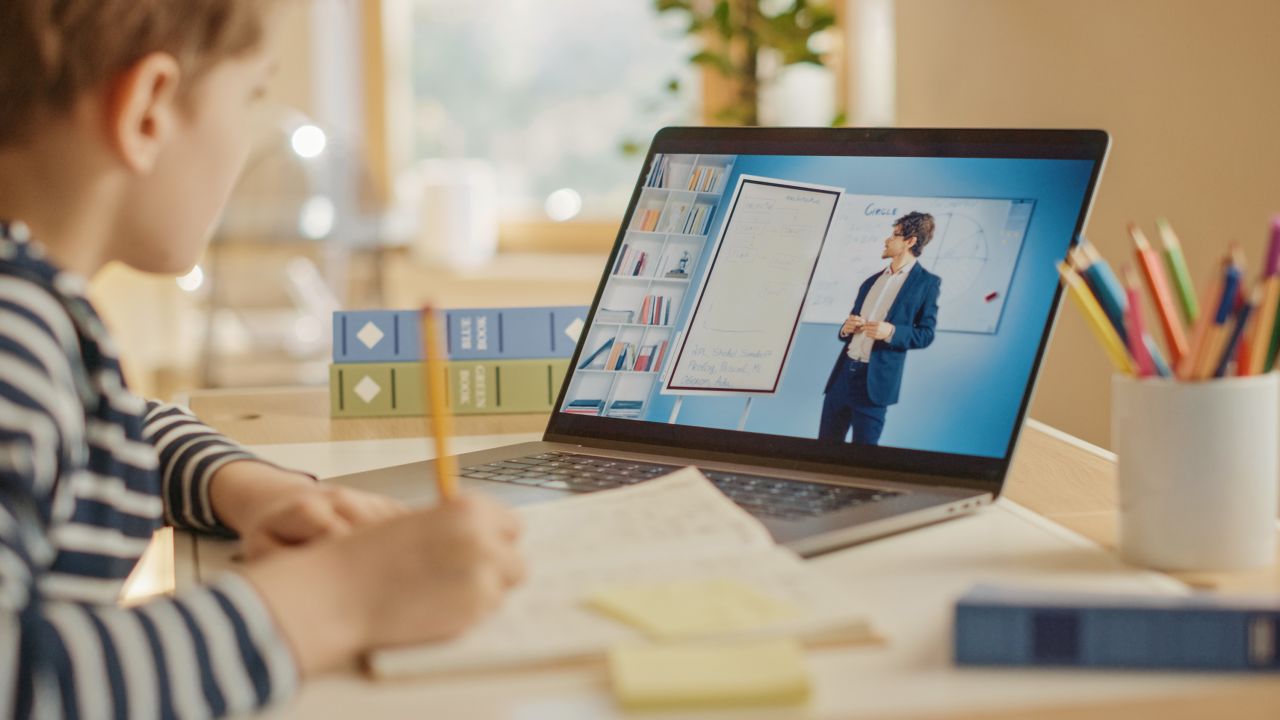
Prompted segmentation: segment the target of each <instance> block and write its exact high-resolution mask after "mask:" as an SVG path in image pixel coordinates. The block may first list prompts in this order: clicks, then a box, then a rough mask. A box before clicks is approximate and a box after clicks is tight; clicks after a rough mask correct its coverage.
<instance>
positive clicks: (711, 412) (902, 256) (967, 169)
mask: <svg viewBox="0 0 1280 720" xmlns="http://www.w3.org/2000/svg"><path fill="white" fill-rule="evenodd" d="M655 150H661V147H656V148H655ZM1099 154H1100V153H1099ZM1099 161H1100V158H1090V157H1065V158H1054V157H1047V158H1046V157H972V156H969V157H947V156H934V157H929V156H905V155H904V156H894V155H892V154H888V155H886V154H878V155H829V156H819V155H786V154H747V153H744V154H731V153H724V152H716V153H710V152H708V153H694V152H658V151H655V152H653V153H651V155H650V157H649V159H648V162H647V163H646V167H645V172H644V174H643V176H642V178H641V182H640V187H639V188H638V189H637V193H636V197H635V199H634V201H633V205H632V209H631V212H630V213H629V214H628V217H627V218H626V220H625V224H624V227H623V231H622V232H621V233H620V237H619V241H618V244H617V246H616V247H615V248H614V253H613V255H612V257H611V260H610V264H609V267H608V268H607V272H606V275H605V278H604V281H603V285H602V287H601V289H600V292H599V295H598V298H597V302H596V306H595V308H594V312H593V315H592V318H591V320H590V323H589V325H588V326H587V327H586V328H585V330H584V331H583V334H582V336H581V340H580V342H579V350H578V355H577V357H576V358H575V360H574V365H573V367H572V368H571V370H570V374H569V377H568V378H567V381H566V387H565V390H564V392H563V393H562V397H561V400H560V405H559V408H558V412H559V413H560V414H562V415H567V416H578V417H582V416H587V417H600V418H606V419H609V420H614V421H625V422H626V423H632V424H636V430H637V432H639V434H640V435H641V436H643V435H644V432H643V431H642V430H641V426H651V425H654V424H660V425H665V426H667V427H668V431H667V432H668V437H679V436H680V433H682V432H683V433H686V434H688V436H697V435H699V434H701V435H702V436H703V437H708V438H709V437H716V438H718V439H719V441H718V442H717V443H715V445H716V446H717V447H719V448H721V449H731V448H733V446H734V445H735V444H737V443H735V441H734V440H733V438H732V436H733V435H735V434H740V435H741V436H742V437H741V438H740V439H739V442H741V443H742V447H743V448H744V449H746V450H747V451H748V452H749V451H750V447H751V443H750V441H749V440H747V439H748V438H763V437H769V438H794V439H796V440H803V441H807V443H806V444H804V445H799V444H795V443H792V444H790V446H789V447H792V448H800V447H807V448H810V449H811V450H812V452H811V454H810V456H811V457H814V458H819V459H827V460H831V459H837V458H847V459H848V460H849V461H850V462H853V463H856V462H857V461H858V460H859V459H860V458H871V459H875V458H879V459H881V460H883V459H885V458H892V455H891V454H886V452H885V451H892V450H906V451H923V452H927V453H936V454H943V455H950V456H969V457H978V458H1006V457H1007V455H1008V453H1009V452H1010V448H1011V439H1012V438H1013V437H1014V436H1015V430H1016V427H1017V426H1018V425H1019V424H1020V422H1021V419H1022V415H1023V413H1024V412H1025V403H1026V401H1027V399H1028V395H1029V387H1030V385H1031V383H1032V380H1033V377H1034V372H1035V368H1036V367H1037V365H1038V362H1039V358H1040V354H1041V352H1042V348H1043V342H1044V340H1045V339H1046V336H1047V332H1046V329H1047V326H1048V321H1049V320H1050V318H1051V316H1052V312H1053V310H1054V307H1055V303H1056V300H1057V295H1058V290H1057V289H1058V281H1057V273H1056V270H1055V263H1056V262H1057V261H1058V260H1060V259H1062V258H1063V257H1064V256H1065V255H1066V253H1067V250H1068V248H1069V246H1070V245H1071V243H1072V242H1073V239H1074V238H1075V237H1076V234H1077V232H1078V228H1079V227H1080V225H1081V223H1082V218H1083V214H1084V212H1085V210H1086V208H1087V204H1088V199H1089V196H1090V193H1091V190H1092V186H1093V183H1094V180H1095V177H1096V173H1097V170H1098V164H1099ZM567 422H568V423H570V424H573V423H576V422H577V421H575V420H567ZM555 425H556V421H553V427H554V426H555ZM609 426H610V427H611V428H613V430H614V432H613V433H612V434H613V435H614V436H618V433H619V432H622V433H623V435H622V436H624V437H625V434H626V433H625V430H622V429H620V426H618V425H615V424H614V423H609ZM671 431H676V434H675V435H672V434H671ZM703 431H707V432H705V433H704V432H703ZM873 464H874V463H873ZM890 464H892V463H890Z"/></svg>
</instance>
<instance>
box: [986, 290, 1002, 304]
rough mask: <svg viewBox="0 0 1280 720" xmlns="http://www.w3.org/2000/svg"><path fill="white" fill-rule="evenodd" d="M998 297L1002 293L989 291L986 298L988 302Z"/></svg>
mask: <svg viewBox="0 0 1280 720" xmlns="http://www.w3.org/2000/svg"><path fill="white" fill-rule="evenodd" d="M998 297H1000V293H998V292H993V293H987V298H986V300H987V302H992V301H994V300H995V299H996V298H998Z"/></svg>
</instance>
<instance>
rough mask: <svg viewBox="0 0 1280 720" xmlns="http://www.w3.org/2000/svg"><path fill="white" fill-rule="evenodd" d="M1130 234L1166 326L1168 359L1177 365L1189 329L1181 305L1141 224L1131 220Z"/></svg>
mask: <svg viewBox="0 0 1280 720" xmlns="http://www.w3.org/2000/svg"><path fill="white" fill-rule="evenodd" d="M1129 236H1130V237H1132V238H1133V244H1134V245H1135V246H1137V253H1138V265H1139V266H1140V267H1141V268H1142V274H1143V276H1144V277H1145V278H1146V281H1147V287H1148V288H1150V290H1151V298H1152V300H1154V301H1155V307H1156V315H1157V316H1158V317H1159V318H1160V324H1161V326H1162V327H1163V328H1164V338H1165V343H1166V347H1167V348H1168V349H1169V359H1170V360H1172V361H1173V363H1174V364H1175V365H1176V364H1177V363H1178V361H1179V360H1181V359H1182V356H1183V355H1186V354H1187V332H1186V329H1185V328H1183V326H1182V318H1180V317H1179V316H1178V309H1177V308H1176V307H1174V300H1173V294H1172V293H1171V292H1170V291H1169V281H1168V279H1166V277H1165V274H1164V268H1163V267H1162V266H1161V264H1160V256H1159V255H1157V254H1156V251H1155V250H1153V249H1152V248H1151V243H1150V242H1148V241H1147V236H1146V235H1145V234H1144V233H1143V232H1142V228H1139V227H1138V226H1137V225H1135V224H1133V223H1129ZM1131 302H1132V301H1131Z"/></svg>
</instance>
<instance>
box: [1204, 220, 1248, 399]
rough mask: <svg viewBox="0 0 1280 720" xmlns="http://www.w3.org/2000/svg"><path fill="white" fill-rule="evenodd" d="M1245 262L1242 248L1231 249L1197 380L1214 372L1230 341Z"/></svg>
mask: <svg viewBox="0 0 1280 720" xmlns="http://www.w3.org/2000/svg"><path fill="white" fill-rule="evenodd" d="M1243 268H1244V261H1243V257H1242V254H1241V252H1240V248H1239V246H1237V245H1233V246H1232V248H1231V260H1230V262H1229V263H1228V265H1227V270H1226V274H1225V275H1224V276H1223V280H1222V295H1221V299H1220V300H1219V301H1218V304H1217V310H1216V311H1215V312H1214V313H1213V320H1212V322H1210V323H1209V329H1208V331H1207V333H1206V334H1205V338H1204V345H1203V346H1202V347H1201V350H1200V357H1199V358H1197V359H1196V370H1195V374H1194V376H1193V377H1194V378H1195V379H1196V380H1206V379H1208V378H1209V376H1210V374H1212V373H1213V372H1214V369H1215V367H1216V366H1217V363H1218V361H1219V360H1220V359H1221V357H1222V351H1223V349H1224V348H1225V347H1226V345H1227V341H1228V340H1229V339H1230V332H1231V330H1230V327H1229V326H1228V321H1230V319H1231V314H1232V312H1233V311H1234V310H1235V308H1236V295H1237V293H1238V292H1239V288H1240V278H1241V275H1242V274H1243V272H1244V269H1243Z"/></svg>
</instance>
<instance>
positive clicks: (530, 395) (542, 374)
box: [329, 358, 569, 417]
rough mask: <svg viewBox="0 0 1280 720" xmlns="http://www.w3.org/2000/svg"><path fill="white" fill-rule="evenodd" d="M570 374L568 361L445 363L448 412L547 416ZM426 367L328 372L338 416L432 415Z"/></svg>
mask: <svg viewBox="0 0 1280 720" xmlns="http://www.w3.org/2000/svg"><path fill="white" fill-rule="evenodd" d="M568 370H569V361H568V359H564V358H554V359H534V360H452V361H449V362H447V363H444V369H443V372H444V373H445V374H446V383H445V392H446V393H447V395H448V397H447V398H446V402H447V405H448V407H449V409H450V410H451V411H452V412H453V413H454V414H457V415H486V414H509V413H533V412H547V411H549V410H551V409H552V408H553V407H554V404H555V400H556V397H557V396H558V395H559V393H560V384H561V382H563V380H564V377H565V374H566V373H567V372H568ZM425 371H426V368H425V363H421V362H412V363H347V364H335V365H331V366H330V367H329V401H330V402H329V406H330V414H331V415H332V416H333V417H390V416H415V415H416V416H421V415H425V414H427V410H426V405H425V395H424V389H423V384H424V379H425V377H424V373H425Z"/></svg>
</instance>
